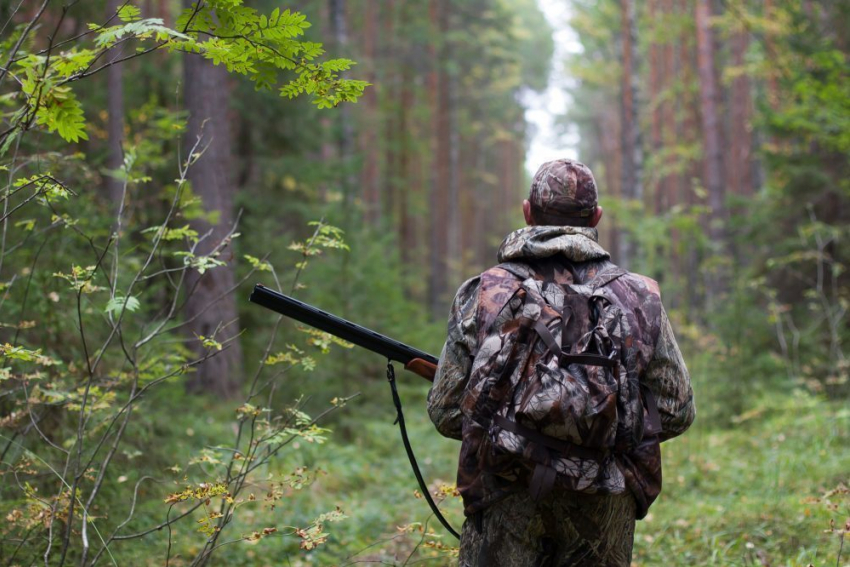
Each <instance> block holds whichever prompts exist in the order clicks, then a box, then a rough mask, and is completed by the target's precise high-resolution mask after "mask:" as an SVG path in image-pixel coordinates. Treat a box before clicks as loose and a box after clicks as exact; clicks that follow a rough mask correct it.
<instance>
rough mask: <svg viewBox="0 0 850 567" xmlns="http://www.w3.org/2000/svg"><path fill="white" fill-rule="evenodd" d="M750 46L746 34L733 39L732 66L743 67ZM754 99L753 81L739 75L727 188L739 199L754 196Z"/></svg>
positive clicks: (732, 112) (732, 109) (735, 86)
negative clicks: (751, 86) (751, 92)
mask: <svg viewBox="0 0 850 567" xmlns="http://www.w3.org/2000/svg"><path fill="white" fill-rule="evenodd" d="M748 45H749V36H748V34H747V31H746V30H741V31H738V32H736V33H735V35H734V36H732V40H731V48H732V65H734V66H736V67H742V66H743V65H744V55H745V54H746V52H747V46H748ZM752 110H753V105H752V96H751V94H750V79H749V77H748V76H747V75H746V73H740V74H739V75H738V76H736V77H735V79H733V81H732V85H731V88H730V97H729V150H730V151H729V167H727V168H726V170H727V172H728V177H727V180H726V185H727V186H728V187H729V190H730V191H731V192H732V193H734V194H736V195H745V196H746V195H752V194H753V189H754V188H753V175H752V169H753V168H752V160H751V158H752V154H751V149H752V144H753V141H752Z"/></svg>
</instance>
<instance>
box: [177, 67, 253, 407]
mask: <svg viewBox="0 0 850 567" xmlns="http://www.w3.org/2000/svg"><path fill="white" fill-rule="evenodd" d="M184 76H185V85H186V86H185V93H184V96H185V104H186V108H187V109H188V110H189V126H188V130H187V135H186V147H187V148H191V147H192V146H193V145H194V144H195V142H196V141H197V139H198V137H200V138H201V144H200V146H199V151H200V150H203V151H204V153H203V155H202V156H201V157H200V158H199V159H198V161H197V162H196V163H195V164H194V165H193V166H192V167H191V169H190V170H189V180H190V182H191V187H192V191H193V192H194V194H195V195H197V196H198V197H200V198H201V199H202V201H203V205H204V209H205V210H206V211H207V212H210V213H213V214H215V215H217V217H218V218H217V222H216V223H215V224H212V223H210V222H209V221H208V220H207V219H206V218H205V219H195V220H192V221H191V225H192V228H193V229H195V230H197V231H198V234H199V235H201V236H204V235H207V234H208V233H209V235H208V236H207V237H206V238H205V239H204V240H202V241H201V242H200V243H199V244H198V247H197V249H196V254H198V255H201V254H207V253H209V252H210V251H212V250H213V248H214V247H215V246H216V245H217V244H218V243H219V242H220V241H221V240H222V238H224V236H225V234H227V232H228V231H229V230H230V229H231V228H232V226H233V184H232V181H231V179H232V177H231V173H232V159H231V131H230V122H229V117H228V100H229V99H230V92H231V88H230V83H229V78H228V75H227V71H226V70H225V69H224V67H223V66H218V67H215V66H213V64H212V63H210V62H209V61H206V60H204V59H202V58H201V57H199V56H194V55H188V56H186V58H185V67H184ZM204 148H206V149H205V150H204ZM230 258H232V252H231V249H229V248H225V249H224V251H223V253H222V255H221V259H223V260H229V259H230ZM233 288H234V274H233V270H232V268H231V267H230V265H226V266H219V267H215V268H213V269H211V270H207V272H206V273H205V274H203V275H201V274H199V273H198V272H197V271H195V270H191V271H190V272H189V276H188V277H187V290H188V292H189V293H190V295H189V297H188V298H187V300H186V313H185V315H186V319H187V320H188V321H190V323H189V324H188V328H189V330H190V331H191V333H192V334H193V335H194V336H199V335H202V336H204V337H213V336H214V337H215V340H216V341H218V342H220V343H223V344H226V348H225V349H224V350H223V351H221V352H219V353H217V354H216V355H215V356H213V357H212V358H210V359H209V360H207V361H206V362H204V363H203V364H201V365H200V366H198V371H197V372H196V373H194V374H190V375H189V381H188V383H187V388H188V390H189V391H191V392H205V393H209V394H212V395H214V396H217V397H221V398H232V397H233V396H235V395H236V394H237V393H238V391H239V385H240V383H241V381H242V349H241V346H240V344H239V339H238V338H237V337H238V334H239V321H238V318H237V314H236V303H235V295H234V293H233ZM191 344H192V345H193V350H194V351H195V353H196V354H197V355H201V354H202V353H204V352H205V349H204V348H203V346H202V345H201V344H200V342H199V341H198V340H197V339H195V340H192V341H191Z"/></svg>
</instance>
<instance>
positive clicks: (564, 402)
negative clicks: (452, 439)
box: [470, 264, 661, 498]
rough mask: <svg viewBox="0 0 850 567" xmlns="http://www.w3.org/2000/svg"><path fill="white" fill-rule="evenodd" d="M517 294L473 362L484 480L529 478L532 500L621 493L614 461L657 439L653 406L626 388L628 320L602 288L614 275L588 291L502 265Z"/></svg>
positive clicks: (615, 271) (598, 279)
mask: <svg viewBox="0 0 850 567" xmlns="http://www.w3.org/2000/svg"><path fill="white" fill-rule="evenodd" d="M499 267H500V268H502V269H504V270H506V271H508V272H510V273H512V274H513V275H514V276H516V277H517V286H516V291H515V292H514V293H513V294H512V295H511V296H510V298H509V299H508V301H507V302H506V303H505V305H504V307H503V308H502V309H501V310H500V311H499V313H498V315H496V317H495V319H494V320H493V321H492V322H491V323H490V325H489V326H488V328H487V330H486V336H485V338H484V340H483V342H482V343H481V345H480V348H479V351H478V355H477V356H476V359H475V362H474V363H473V368H472V374H471V376H470V383H471V384H475V386H474V389H475V390H476V392H475V395H474V399H475V404H474V405H475V407H474V409H473V410H472V411H471V412H470V414H471V415H472V416H473V419H474V421H475V422H476V423H477V425H478V426H480V427H482V428H485V429H487V432H488V439H489V445H490V450H489V451H488V454H487V455H486V456H483V457H484V460H485V463H484V467H485V468H486V469H487V470H488V472H490V473H492V474H496V475H499V476H501V477H502V478H505V479H508V480H519V479H527V482H528V484H529V489H530V491H531V493H532V495H534V496H535V497H537V498H539V497H542V496H544V495H545V494H547V493H548V492H549V491H550V490H551V489H552V488H553V487H554V486H558V487H560V488H564V489H567V490H572V491H577V492H586V493H619V492H622V491H623V490H625V486H624V485H623V475H622V473H621V471H620V470H619V468H618V459H617V456H618V455H622V454H625V453H628V452H629V451H631V450H633V449H635V448H636V447H637V446H638V445H639V444H640V443H641V441H642V440H643V439H644V437H645V436H652V435H655V434H657V433H658V432H660V429H661V427H660V421H659V419H658V413H657V409H656V407H655V400H654V399H653V398H652V394H651V393H650V392H649V390H648V389H645V390H644V389H642V388H641V387H640V385H639V384H638V383H637V381H636V380H633V379H629V373H628V372H627V370H626V368H625V365H624V360H625V358H624V356H623V351H624V345H625V344H626V341H629V340H630V337H628V336H624V332H623V329H624V325H623V317H624V315H623V313H622V312H621V310H620V309H619V308H618V307H617V306H616V305H615V304H614V302H612V301H610V300H609V299H606V290H605V286H607V285H608V284H609V283H611V282H613V281H614V280H616V279H617V278H619V277H621V276H623V275H624V274H626V272H625V271H623V270H621V269H619V268H617V267H615V266H610V267H609V268H606V269H603V270H601V271H600V272H599V273H597V274H596V275H595V276H594V277H592V278H591V279H590V280H589V281H587V282H585V283H583V284H571V285H560V284H558V283H556V282H555V281H553V280H540V279H536V278H534V277H532V276H533V273H530V272H529V270H528V269H527V268H525V267H524V266H522V267H521V266H517V265H514V264H502V265H500V266H499Z"/></svg>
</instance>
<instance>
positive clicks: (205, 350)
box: [0, 0, 850, 567]
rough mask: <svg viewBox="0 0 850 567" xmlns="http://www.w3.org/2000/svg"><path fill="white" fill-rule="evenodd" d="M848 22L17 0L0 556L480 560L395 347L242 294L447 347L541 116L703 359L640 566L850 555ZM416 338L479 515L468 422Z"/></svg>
mask: <svg viewBox="0 0 850 567" xmlns="http://www.w3.org/2000/svg"><path fill="white" fill-rule="evenodd" d="M848 30H850V3H848V2H847V1H846V0H819V1H816V0H642V1H639V0H417V1H413V0H408V1H403V0H349V1H346V0H298V1H294V2H291V3H288V4H287V3H284V0H0V201H2V205H0V206H1V207H2V213H0V214H1V215H2V216H0V357H2V362H0V565H6V566H9V567H12V566H29V565H45V566H53V565H56V566H63V565H80V566H94V565H96V564H98V565H172V566H200V565H234V566H255V565H256V566H266V565H269V566H270V565H287V566H302V567H303V566H308V565H338V566H343V565H354V564H378V565H399V566H401V565H414V564H428V565H455V564H457V555H458V542H457V540H456V539H455V538H454V537H453V536H452V535H451V534H450V533H449V532H448V531H446V530H445V529H444V528H443V527H442V526H441V525H440V524H439V522H438V521H437V519H436V518H435V517H434V515H433V514H432V512H431V510H430V509H429V507H428V505H427V503H426V502H425V499H424V498H423V494H422V493H421V490H420V489H419V488H418V485H417V483H416V479H415V478H414V475H413V472H412V471H411V470H410V465H409V463H408V460H407V456H406V455H405V451H404V448H403V446H402V443H401V440H400V438H399V433H398V429H397V426H396V425H395V424H394V421H395V420H396V410H395V408H394V406H393V400H392V397H391V393H390V391H389V387H388V386H387V384H386V367H385V365H386V361H385V360H384V359H383V358H382V357H381V356H379V355H375V354H373V353H369V352H367V351H365V350H363V349H359V348H356V347H353V346H352V345H351V344H350V343H347V342H345V341H343V340H340V339H338V338H336V337H334V336H332V335H329V334H327V333H323V332H321V331H317V330H315V329H312V328H310V327H308V326H304V325H301V324H298V323H296V322H294V321H292V320H291V319H287V318H284V317H280V316H278V315H276V314H274V313H272V312H270V311H268V310H266V309H263V308H261V307H259V306H257V305H254V304H252V303H250V302H249V301H248V296H249V294H250V292H251V289H252V287H253V286H254V284H256V283H262V284H264V285H266V286H268V287H270V288H273V289H276V290H279V291H281V292H282V293H285V294H288V295H292V296H295V297H297V298H298V299H301V300H303V301H306V302H308V303H310V304H313V305H316V306H318V307H320V308H321V309H324V310H327V311H329V312H331V313H335V314H337V315H340V316H342V317H344V318H346V319H348V320H351V321H354V322H356V323H359V324H361V325H363V326H365V327H368V328H370V329H374V330H375V331H378V332H381V333H383V334H386V335H389V336H391V337H393V338H395V339H398V340H400V341H403V342H404V343H407V344H410V345H413V346H415V347H416V348H419V349H421V350H423V351H426V352H428V353H431V354H433V355H435V356H437V355H439V353H440V349H441V348H442V345H443V343H444V341H445V338H446V318H447V315H448V313H449V307H450V304H451V301H452V298H453V296H454V293H455V290H456V289H457V288H458V287H459V286H460V285H461V284H462V283H463V282H464V281H465V280H467V279H468V278H470V277H473V276H475V275H477V274H479V273H480V272H482V271H483V270H486V269H487V268H489V267H490V266H492V265H494V264H496V263H497V261H496V251H497V250H498V248H499V245H500V243H501V242H502V240H503V239H504V237H505V236H506V235H507V234H508V233H510V232H511V231H513V230H515V229H518V228H520V227H522V226H524V224H525V223H524V220H523V216H522V212H521V203H522V201H523V199H524V198H526V197H527V196H528V191H529V185H530V182H531V175H532V174H533V172H534V171H535V170H536V169H537V167H538V166H539V165H540V164H539V163H533V162H532V161H531V160H532V154H531V152H530V149H529V148H530V146H531V144H532V141H533V140H536V139H539V138H540V136H541V135H544V134H545V136H548V138H550V139H555V140H557V143H556V146H557V147H558V148H568V150H566V151H568V152H569V155H565V156H562V157H573V158H577V159H578V160H580V161H582V162H583V163H585V164H587V165H588V166H589V167H590V168H591V169H592V171H593V172H594V175H595V178H596V181H597V184H598V186H599V193H600V203H601V205H602V206H603V208H604V216H603V219H602V222H601V223H600V225H599V233H600V243H601V244H602V245H603V246H604V247H605V248H606V249H607V250H608V251H609V252H610V253H611V256H612V259H613V261H615V262H616V263H617V264H618V265H620V266H622V267H623V268H626V269H628V270H630V271H633V272H638V273H641V274H644V275H646V276H648V277H650V278H653V279H655V280H657V282H658V283H659V286H660V288H661V290H662V299H663V302H664V305H665V308H666V310H667V312H668V314H669V317H670V320H671V322H672V326H673V329H674V330H675V334H676V338H677V340H678V342H679V345H680V347H681V349H682V352H683V355H684V359H685V361H686V362H687V366H688V369H689V371H690V375H691V380H692V384H693V389H694V399H695V404H696V408H697V418H696V421H695V423H694V425H693V426H692V427H691V429H690V430H689V431H688V432H687V433H686V434H684V435H683V436H682V437H679V438H677V439H674V440H671V441H669V442H666V443H664V445H663V459H664V489H663V491H662V493H661V496H660V497H659V499H658V501H657V502H656V503H655V504H654V505H653V507H652V509H651V510H650V513H649V515H648V516H647V517H646V518H645V519H643V520H642V521H639V522H638V524H637V528H636V534H635V548H634V553H633V560H632V561H633V562H632V565H636V566H644V565H647V566H648V565H700V566H701V565H736V566H742V567H743V566H746V567H749V566H761V567H778V566H784V567H807V566H812V567H814V566H830V567H832V566H835V567H847V566H850V542H849V541H847V540H848V539H850V450H848V448H850V404H848V400H850V360H848V357H850V352H848V346H847V345H848V344H850V343H848V341H850V326H848V308H850V274H848V272H847V270H846V268H847V264H848V262H850V252H848V250H850V248H846V247H845V245H846V244H847V242H848V238H850V35H848V33H847V31H848ZM564 37H566V38H568V42H567V44H566V45H564V39H563V38H564ZM553 89H558V90H559V92H560V95H561V96H562V97H564V98H565V100H566V101H567V103H566V106H567V109H566V111H565V112H558V113H557V115H554V116H553V119H552V124H553V126H552V128H553V131H551V132H543V133H541V132H539V131H536V130H538V128H537V127H536V126H535V125H534V124H533V123H532V122H531V121H530V120H529V115H528V112H527V111H528V104H529V103H528V101H529V100H530V99H531V98H532V97H544V98H543V99H542V100H544V101H545V100H547V99H546V98H545V96H546V93H547V92H551V91H552V90H553ZM544 104H545V103H544ZM396 370H397V374H398V388H399V393H400V395H401V399H402V401H403V403H404V408H405V417H406V421H407V427H408V429H409V433H410V437H411V442H412V445H413V449H414V451H415V453H416V456H417V458H418V461H419V465H420V467H421V469H422V473H423V475H424V478H425V480H426V482H427V483H428V485H427V486H428V492H429V493H430V494H431V495H432V496H433V498H434V499H435V500H436V501H437V503H438V505H439V507H440V509H441V510H442V511H443V513H444V514H445V515H446V517H447V518H448V520H449V522H450V523H451V524H452V525H453V526H454V527H455V529H458V530H459V529H460V526H461V524H462V523H463V520H464V517H463V506H462V504H461V501H460V498H459V495H458V493H457V490H456V487H455V478H456V474H457V462H458V461H457V459H458V449H459V443H458V442H456V441H453V440H450V439H445V438H442V437H441V436H440V435H439V433H438V432H437V431H436V430H435V429H434V427H433V425H432V424H431V422H430V420H429V419H428V414H427V413H426V411H425V408H426V396H427V393H428V389H429V386H430V384H429V383H428V382H427V381H425V380H423V379H421V378H420V377H418V376H416V375H414V374H411V373H409V372H404V371H403V370H402V369H401V368H400V366H399V365H396Z"/></svg>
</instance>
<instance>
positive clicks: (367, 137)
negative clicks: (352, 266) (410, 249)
mask: <svg viewBox="0 0 850 567" xmlns="http://www.w3.org/2000/svg"><path fill="white" fill-rule="evenodd" d="M364 17H365V26H364V33H363V58H364V60H365V61H364V63H365V67H366V69H367V71H366V80H367V81H368V82H370V83H372V84H373V85H375V84H376V82H377V81H376V68H377V65H378V61H377V50H376V43H377V39H378V6H377V0H367V2H366V13H365V14H364ZM384 88H386V85H384ZM363 106H364V112H363V121H362V123H361V126H360V152H361V154H362V155H363V169H362V170H361V174H360V187H361V190H362V191H363V207H364V212H365V218H366V222H367V223H369V224H370V225H372V226H376V225H377V224H378V220H379V219H380V218H381V192H380V187H379V183H378V167H379V165H378V161H379V158H378V156H379V152H380V148H379V147H378V120H379V115H378V89H377V88H376V87H374V86H373V87H371V88H368V89H366V91H365V92H364V93H363Z"/></svg>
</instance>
